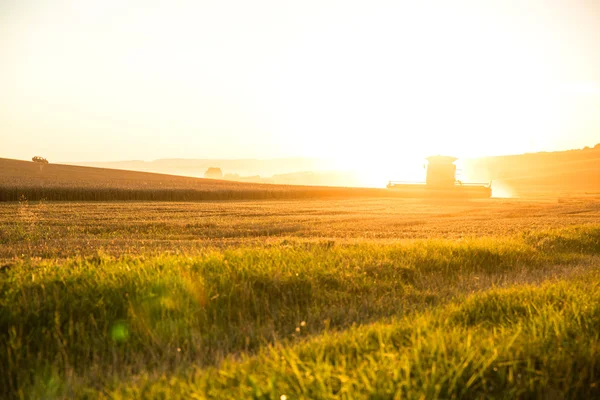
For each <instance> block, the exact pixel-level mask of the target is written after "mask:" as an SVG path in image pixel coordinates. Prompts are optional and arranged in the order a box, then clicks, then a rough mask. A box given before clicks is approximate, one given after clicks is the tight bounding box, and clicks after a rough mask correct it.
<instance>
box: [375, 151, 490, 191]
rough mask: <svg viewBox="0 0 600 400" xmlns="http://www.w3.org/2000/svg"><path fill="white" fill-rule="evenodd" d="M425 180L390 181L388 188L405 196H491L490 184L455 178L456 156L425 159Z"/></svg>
mask: <svg viewBox="0 0 600 400" xmlns="http://www.w3.org/2000/svg"><path fill="white" fill-rule="evenodd" d="M426 160H427V161H428V164H427V165H426V170H427V172H426V176H425V182H412V183H411V182H398V181H390V182H389V183H388V185H387V187H388V189H394V190H397V191H402V192H403V193H404V194H406V196H407V197H440V198H446V197H471V198H473V197H483V198H485V197H491V195H492V188H491V183H490V184H484V183H463V182H461V181H459V180H457V179H456V165H455V164H454V162H455V161H456V160H458V158H456V157H449V156H440V155H438V156H431V157H428V158H427V159H426Z"/></svg>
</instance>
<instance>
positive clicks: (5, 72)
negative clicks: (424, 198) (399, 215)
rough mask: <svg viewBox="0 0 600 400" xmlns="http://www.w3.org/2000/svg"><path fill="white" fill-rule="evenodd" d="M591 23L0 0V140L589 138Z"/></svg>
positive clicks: (278, 143) (52, 155)
mask: <svg viewBox="0 0 600 400" xmlns="http://www.w3.org/2000/svg"><path fill="white" fill-rule="evenodd" d="M599 39H600V2H597V1H594V0H590V1H579V0H564V1H534V0H530V1H501V0H498V1H427V2H415V1H369V2H367V1H361V2H358V1H356V2H352V1H325V0H320V1H295V2H288V1H281V0H272V1H224V0H218V1H216V0H215V1H149V0H144V1H116V0H102V1H100V0H98V1H91V0H71V1H67V0H55V1H41V0H40V1H34V0H4V1H1V2H0V93H1V95H0V148H1V149H2V154H0V157H8V158H18V159H30V158H31V157H32V156H33V155H37V154H39V155H43V156H45V157H47V158H49V159H51V160H55V161H101V160H131V159H143V160H152V159H158V158H278V157H290V156H294V157H318V158H323V159H327V160H330V161H332V162H333V163H334V164H335V166H336V167H337V168H339V169H355V170H359V171H362V173H363V174H366V175H372V176H373V177H374V178H373V179H385V178H386V177H388V178H393V177H394V176H390V175H394V174H395V175H396V176H400V175H402V174H404V175H402V176H401V177H409V176H407V175H409V174H407V173H406V171H407V170H408V168H407V167H406V166H408V165H411V166H413V167H414V166H416V167H417V168H420V167H421V164H422V161H421V160H420V159H421V158H422V157H424V156H426V155H430V154H438V153H441V154H451V155H455V156H458V157H476V156H484V155H496V154H515V153H523V152H532V151H540V150H546V151H551V150H559V149H571V148H581V147H584V146H590V145H592V146H593V145H594V144H595V143H597V142H600V40H599ZM403 171H404V172H403ZM382 173H383V175H382ZM419 173H421V174H422V169H421V170H420V171H419ZM375 176H376V177H375ZM410 177H412V175H411V176H410Z"/></svg>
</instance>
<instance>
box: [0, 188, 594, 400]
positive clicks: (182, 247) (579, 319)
mask: <svg viewBox="0 0 600 400" xmlns="http://www.w3.org/2000/svg"><path fill="white" fill-rule="evenodd" d="M599 252H600V202H599V201H597V200H594V199H576V198H574V199H570V200H569V201H561V202H558V201H557V200H556V199H548V200H547V201H539V200H536V201H527V200H523V199H519V200H500V199H491V200H484V201H469V202H465V201H463V202H435V201H422V200H414V199H412V200H411V199H381V198H367V199H337V200H324V199H314V200H278V201H231V202H216V201H214V202H202V203H190V202H187V203H166V202H84V203H76V202H37V201H25V200H24V201H21V202H12V203H4V204H0V259H1V260H2V261H1V263H0V266H1V270H0V271H1V272H0V286H1V290H0V391H1V393H0V394H2V395H5V396H8V397H21V398H64V397H66V398H73V397H74V398H106V399H118V398H260V399H284V398H285V399H299V398H304V399H336V398H345V399H354V398H380V399H388V398H389V399H393V398H415V399H418V398H469V399H470V398H597V397H598V396H600V334H599V332H600V291H599V290H598V289H599V288H600V268H599V266H600V265H599V264H598V261H599V259H598V253H599Z"/></svg>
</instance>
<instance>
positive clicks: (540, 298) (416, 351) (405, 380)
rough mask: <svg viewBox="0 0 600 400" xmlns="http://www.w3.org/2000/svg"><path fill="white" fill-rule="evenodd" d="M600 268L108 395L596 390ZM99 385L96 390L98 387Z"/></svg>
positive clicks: (570, 393)
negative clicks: (564, 279) (577, 276)
mask: <svg viewBox="0 0 600 400" xmlns="http://www.w3.org/2000/svg"><path fill="white" fill-rule="evenodd" d="M599 285H600V274H599V273H598V271H597V270H596V271H595V272H592V273H589V274H586V275H584V276H583V277H579V278H577V279H570V280H568V281H560V282H555V283H549V284H543V285H541V286H537V287H536V286H518V287H514V288H511V289H496V290H490V291H489V292H486V293H482V294H475V295H472V296H470V297H468V298H467V300H466V302H465V303H464V304H451V305H449V306H446V307H443V308H440V309H438V310H435V311H426V312H423V313H420V314H417V315H411V316H410V317H405V318H399V319H395V320H393V321H390V322H387V323H375V324H371V325H368V326H362V327H353V328H351V329H349V330H347V331H345V332H341V333H332V334H330V333H324V334H322V335H320V336H318V337H315V338H312V339H310V340H308V341H306V342H303V343H299V344H294V345H287V346H286V345H276V346H271V347H268V348H266V349H264V350H262V351H261V352H260V353H259V354H258V355H256V356H253V357H246V358H243V359H242V360H234V359H230V360H228V361H227V362H225V363H223V364H222V365H220V366H219V367H218V368H208V369H197V370H195V371H194V372H191V373H187V374H182V375H181V376H178V377H175V378H174V377H167V376H164V375H163V376H160V375H159V376H158V377H156V376H154V377H149V376H147V375H144V376H142V377H140V379H139V380H138V381H136V382H135V383H133V384H127V385H121V386H120V387H118V388H116V389H115V390H113V391H111V392H109V396H110V398H115V399H119V398H193V397H194V396H195V397H196V398H203V397H209V398H264V399H280V398H281V396H282V395H284V396H286V398H289V399H295V398H307V399H308V398H310V399H313V398H319V399H335V398H353V399H354V398H364V399H373V398H376V399H400V398H408V399H422V398H469V399H472V398H540V399H545V398H597V397H598V396H600V370H599V369H600V365H599V361H600V335H599V333H598V331H599V330H598V329H599V328H600V294H599V293H598V288H599ZM92 393H93V392H92Z"/></svg>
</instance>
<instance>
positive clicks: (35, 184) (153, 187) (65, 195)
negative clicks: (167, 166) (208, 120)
mask: <svg viewBox="0 0 600 400" xmlns="http://www.w3.org/2000/svg"><path fill="white" fill-rule="evenodd" d="M390 195H392V196H393V195H394V194H391V193H389V191H387V190H385V189H368V188H342V187H326V186H294V185H273V184H257V183H245V182H234V181H225V180H215V179H203V178H191V177H185V176H177V175H166V174H157V173H149V172H137V171H126V170H118V169H109V168H93V167H81V166H73V165H61V164H36V163H33V162H29V161H20V160H11V159H3V158H0V201H18V200H19V199H28V200H40V199H47V200H68V201H85V200H96V201H103V200H158V201H191V200H229V199H277V198H281V199H285V198H320V197H331V196H343V197H348V196H349V197H356V196H359V197H360V196H371V197H381V196H390Z"/></svg>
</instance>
